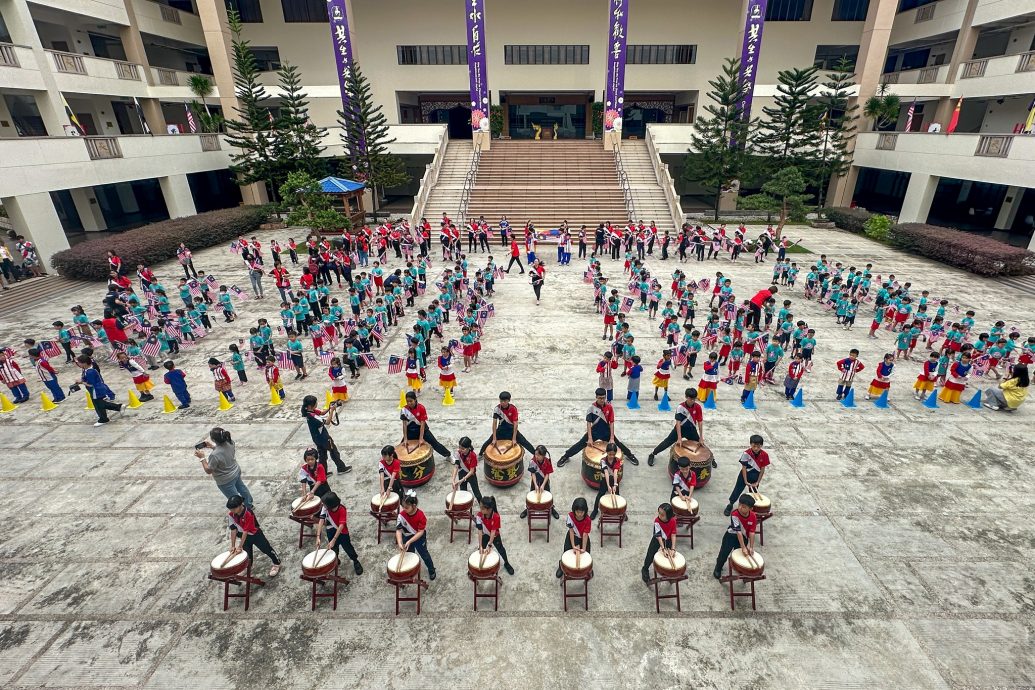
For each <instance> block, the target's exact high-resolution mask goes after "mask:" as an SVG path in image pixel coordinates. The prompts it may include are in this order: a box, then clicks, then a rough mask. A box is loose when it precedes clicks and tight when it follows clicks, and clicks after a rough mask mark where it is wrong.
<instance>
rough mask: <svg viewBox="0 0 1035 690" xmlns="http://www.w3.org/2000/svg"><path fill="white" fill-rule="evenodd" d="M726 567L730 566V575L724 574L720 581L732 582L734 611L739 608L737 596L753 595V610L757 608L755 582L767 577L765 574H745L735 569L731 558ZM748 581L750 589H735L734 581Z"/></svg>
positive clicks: (731, 592)
mask: <svg viewBox="0 0 1035 690" xmlns="http://www.w3.org/2000/svg"><path fill="white" fill-rule="evenodd" d="M726 567H727V568H729V573H730V574H729V575H723V576H722V577H721V578H720V579H719V582H728V583H729V584H730V609H731V610H733V611H736V610H737V605H736V598H737V597H751V610H752V611H754V610H755V583H756V582H758V581H759V580H764V579H765V574H764V573H763V574H761V575H744V574H742V573H738V572H736V571H735V570H733V559H732V558H730V559H729V561H727V563H726ZM738 581H739V582H746V583H747V584H748V585H749V586H750V590H749V591H747V592H736V591H734V589H733V583H734V582H738Z"/></svg>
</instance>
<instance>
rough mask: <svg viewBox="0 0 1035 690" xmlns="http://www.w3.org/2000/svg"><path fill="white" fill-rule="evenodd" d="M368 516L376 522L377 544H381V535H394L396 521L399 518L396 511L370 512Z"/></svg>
mask: <svg viewBox="0 0 1035 690" xmlns="http://www.w3.org/2000/svg"><path fill="white" fill-rule="evenodd" d="M370 516H371V517H373V518H374V520H376V521H377V543H378V544H380V543H381V535H384V534H395V525H396V520H398V518H399V511H398V510H373V509H371V510H370Z"/></svg>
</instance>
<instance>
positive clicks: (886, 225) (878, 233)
mask: <svg viewBox="0 0 1035 690" xmlns="http://www.w3.org/2000/svg"><path fill="white" fill-rule="evenodd" d="M891 226H892V222H891V219H890V218H888V217H887V216H882V215H876V216H871V217H870V218H868V219H867V220H866V222H865V223H863V228H864V230H865V232H866V236H867V237H869V238H870V239H871V240H877V241H878V242H887V241H888V235H889V234H890V233H891Z"/></svg>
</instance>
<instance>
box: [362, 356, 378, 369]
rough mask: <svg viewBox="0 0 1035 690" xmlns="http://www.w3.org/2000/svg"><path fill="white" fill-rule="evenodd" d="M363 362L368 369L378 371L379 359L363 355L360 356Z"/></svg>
mask: <svg viewBox="0 0 1035 690" xmlns="http://www.w3.org/2000/svg"><path fill="white" fill-rule="evenodd" d="M359 358H360V359H361V360H363V364H364V365H366V368H367V369H378V368H379V366H378V364H377V358H376V357H374V355H368V354H361V355H360V356H359Z"/></svg>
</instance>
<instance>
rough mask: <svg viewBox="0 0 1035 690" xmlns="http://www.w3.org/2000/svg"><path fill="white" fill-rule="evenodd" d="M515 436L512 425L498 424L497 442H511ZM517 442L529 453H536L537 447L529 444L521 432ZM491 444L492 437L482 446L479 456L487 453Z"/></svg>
mask: <svg viewBox="0 0 1035 690" xmlns="http://www.w3.org/2000/svg"><path fill="white" fill-rule="evenodd" d="M513 435H514V427H512V426H511V425H510V424H507V423H502V424H498V425H497V426H496V440H497V441H506V440H509V439H510V438H511V437H512V436H513ZM517 442H518V445H519V446H521V447H522V448H524V449H525V450H527V451H528V452H529V453H535V447H534V446H533V445H532V444H531V443H529V442H528V439H527V438H525V436H524V434H522V433H521V432H520V431H519V432H518V435H517ZM491 444H492V436H490V437H489V438H487V439H485V443H483V444H482V447H481V450H479V451H478V454H479V455H482V454H484V453H485V449H486V448H488V447H489V446H490V445H491Z"/></svg>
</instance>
